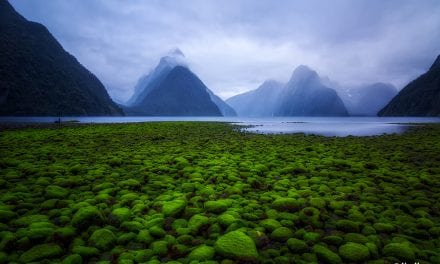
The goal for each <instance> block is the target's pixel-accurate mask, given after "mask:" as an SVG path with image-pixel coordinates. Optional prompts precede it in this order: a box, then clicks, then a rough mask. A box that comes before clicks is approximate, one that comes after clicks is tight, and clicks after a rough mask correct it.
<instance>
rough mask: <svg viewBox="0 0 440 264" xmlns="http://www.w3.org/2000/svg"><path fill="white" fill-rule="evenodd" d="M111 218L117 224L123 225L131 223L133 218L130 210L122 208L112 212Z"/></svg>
mask: <svg viewBox="0 0 440 264" xmlns="http://www.w3.org/2000/svg"><path fill="white" fill-rule="evenodd" d="M110 218H111V220H112V221H114V222H115V223H116V224H121V223H122V222H125V221H129V220H130V218H131V210H130V208H126V207H120V208H116V209H114V210H113V211H112V213H111V215H110Z"/></svg>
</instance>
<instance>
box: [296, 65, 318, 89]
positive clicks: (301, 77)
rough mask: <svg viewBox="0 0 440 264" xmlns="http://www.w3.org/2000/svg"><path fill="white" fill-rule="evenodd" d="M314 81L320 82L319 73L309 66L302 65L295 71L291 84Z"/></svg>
mask: <svg viewBox="0 0 440 264" xmlns="http://www.w3.org/2000/svg"><path fill="white" fill-rule="evenodd" d="M313 80H318V81H319V76H318V73H316V71H314V70H312V69H311V68H309V67H308V66H305V65H300V66H298V67H297V68H296V69H295V70H294V71H293V73H292V77H291V78H290V81H289V84H290V85H293V84H298V83H303V82H309V81H313Z"/></svg>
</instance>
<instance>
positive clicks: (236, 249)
mask: <svg viewBox="0 0 440 264" xmlns="http://www.w3.org/2000/svg"><path fill="white" fill-rule="evenodd" d="M214 248H215V251H216V252H217V253H218V254H220V255H222V256H223V257H226V258H232V259H238V260H252V259H256V258H258V252H257V248H256V246H255V243H254V241H253V240H252V239H251V238H250V237H248V236H247V235H246V234H245V233H243V232H242V231H238V230H237V231H232V232H229V233H227V234H225V235H223V236H221V237H220V238H219V239H217V241H216V242H215V245H214Z"/></svg>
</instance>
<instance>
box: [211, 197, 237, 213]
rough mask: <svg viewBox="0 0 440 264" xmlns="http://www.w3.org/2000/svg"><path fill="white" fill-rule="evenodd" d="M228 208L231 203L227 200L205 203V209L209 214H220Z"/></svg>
mask: <svg viewBox="0 0 440 264" xmlns="http://www.w3.org/2000/svg"><path fill="white" fill-rule="evenodd" d="M229 206H231V202H230V201H229V200H217V201H207V202H205V209H206V210H207V211H208V212H211V213H216V214H219V213H222V212H224V211H226V210H227V209H228V208H229Z"/></svg>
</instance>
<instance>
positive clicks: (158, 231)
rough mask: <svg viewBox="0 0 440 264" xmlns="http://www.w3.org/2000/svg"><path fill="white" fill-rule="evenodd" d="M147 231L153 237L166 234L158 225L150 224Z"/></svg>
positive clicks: (160, 236)
mask: <svg viewBox="0 0 440 264" xmlns="http://www.w3.org/2000/svg"><path fill="white" fill-rule="evenodd" d="M148 231H149V232H150V234H151V235H152V236H153V237H155V238H162V237H164V236H165V235H166V234H167V232H165V230H163V228H162V227H160V226H152V227H150V229H148Z"/></svg>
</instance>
